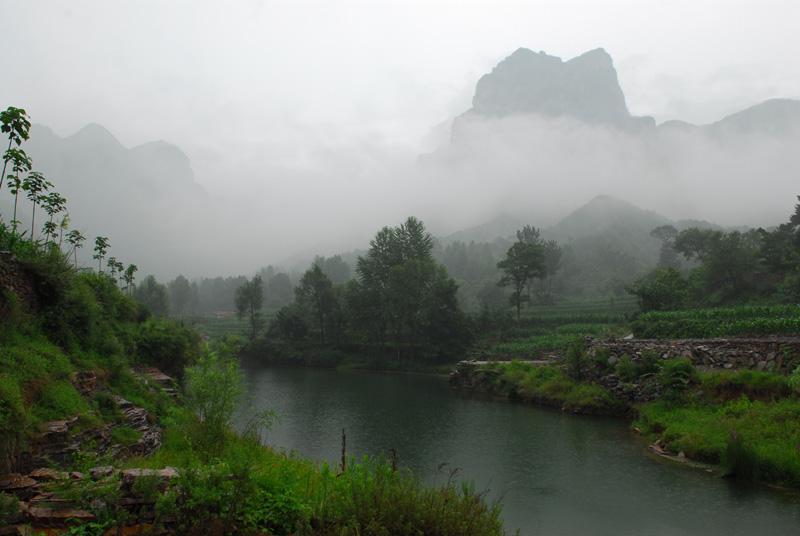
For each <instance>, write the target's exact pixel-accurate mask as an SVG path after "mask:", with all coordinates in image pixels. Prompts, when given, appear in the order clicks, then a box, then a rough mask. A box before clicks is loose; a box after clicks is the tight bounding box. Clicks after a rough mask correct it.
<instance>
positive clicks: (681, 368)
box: [660, 357, 700, 397]
mask: <svg viewBox="0 0 800 536" xmlns="http://www.w3.org/2000/svg"><path fill="white" fill-rule="evenodd" d="M699 378H700V376H699V374H698V373H697V369H696V368H694V365H693V364H692V361H691V360H690V359H688V358H685V357H683V358H678V359H669V360H667V361H665V362H664V365H663V366H662V368H661V374H660V379H661V385H663V386H664V394H665V395H666V396H667V397H669V396H677V395H678V394H680V393H682V392H683V391H685V390H686V389H687V388H688V387H689V384H690V383H691V382H693V381H694V382H696V381H698V380H699Z"/></svg>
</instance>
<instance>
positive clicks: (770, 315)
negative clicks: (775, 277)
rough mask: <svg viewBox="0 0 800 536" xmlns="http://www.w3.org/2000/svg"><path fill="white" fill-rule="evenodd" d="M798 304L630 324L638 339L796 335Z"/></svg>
mask: <svg viewBox="0 0 800 536" xmlns="http://www.w3.org/2000/svg"><path fill="white" fill-rule="evenodd" d="M799 317H800V305H796V304H795V305H772V306H756V305H748V306H740V307H729V308H721V307H720V308H714V309H695V310H690V311H659V312H649V313H646V314H642V315H639V316H637V317H636V319H635V320H634V321H633V322H632V323H631V326H632V328H633V332H634V334H635V335H636V336H637V337H639V338H703V337H726V336H733V335H768V334H782V335H791V334H797V333H800V324H798V318H799Z"/></svg>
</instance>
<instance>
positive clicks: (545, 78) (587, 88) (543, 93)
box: [454, 48, 655, 136]
mask: <svg viewBox="0 0 800 536" xmlns="http://www.w3.org/2000/svg"><path fill="white" fill-rule="evenodd" d="M526 114H538V115H542V116H545V117H551V118H552V117H570V118H573V119H577V120H578V121H581V122H583V123H587V124H604V125H615V126H619V127H624V128H638V127H640V126H641V125H647V126H651V127H654V126H655V123H654V122H653V120H652V118H635V117H632V116H631V114H630V112H629V111H628V107H627V105H626V104H625V95H624V94H623V93H622V89H621V88H620V86H619V80H618V79H617V71H616V69H614V64H613V61H612V59H611V56H609V55H608V53H607V52H606V51H605V50H603V49H602V48H598V49H595V50H592V51H589V52H586V53H585V54H583V55H581V56H578V57H577V58H573V59H571V60H569V61H566V62H564V61H562V60H561V58H558V57H556V56H549V55H547V54H546V53H545V52H539V53H537V52H533V51H531V50H528V49H526V48H520V49H518V50H517V51H516V52H514V53H513V54H511V55H510V56H509V57H507V58H506V59H504V60H503V61H501V62H500V63H499V64H498V65H497V66H496V67H495V68H494V69H493V70H492V72H491V73H489V74H486V75H484V76H483V77H481V79H480V80H479V81H478V85H477V87H476V89H475V96H474V98H473V99H472V108H471V109H470V110H468V111H467V112H466V113H465V114H464V115H463V116H462V117H461V118H459V120H457V121H456V123H457V124H458V123H459V121H461V122H463V121H464V120H465V119H471V118H503V117H510V116H515V115H526ZM456 131H457V126H454V136H455V134H456Z"/></svg>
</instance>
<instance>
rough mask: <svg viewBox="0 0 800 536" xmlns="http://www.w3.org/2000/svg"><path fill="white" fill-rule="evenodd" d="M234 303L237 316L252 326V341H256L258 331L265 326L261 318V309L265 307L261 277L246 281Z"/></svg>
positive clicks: (238, 290) (239, 289) (237, 291)
mask: <svg viewBox="0 0 800 536" xmlns="http://www.w3.org/2000/svg"><path fill="white" fill-rule="evenodd" d="M234 303H235V305H236V315H237V316H238V317H239V318H246V319H247V322H248V323H249V324H250V340H251V341H252V340H254V339H255V338H256V334H257V332H258V330H259V329H261V327H262V326H263V324H264V321H263V319H262V318H261V307H262V306H263V305H264V285H263V283H262V281H261V276H260V275H255V276H253V279H252V280H250V281H245V282H244V283H243V284H242V285H241V286H240V287H239V288H237V289H236V293H235V295H234Z"/></svg>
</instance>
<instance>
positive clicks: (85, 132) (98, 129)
mask: <svg viewBox="0 0 800 536" xmlns="http://www.w3.org/2000/svg"><path fill="white" fill-rule="evenodd" d="M66 139H71V140H73V141H80V142H83V143H87V142H88V143H99V144H104V145H105V144H108V145H109V146H112V145H113V146H115V147H119V148H120V149H121V148H122V144H121V143H120V142H119V140H118V139H117V138H115V137H114V135H113V134H112V133H111V132H110V131H109V130H108V129H107V128H106V127H104V126H103V125H98V124H97V123H89V124H88V125H86V126H85V127H83V128H82V129H80V130H79V131H78V132H76V133H75V134H73V135H72V136H68V137H67V138H66Z"/></svg>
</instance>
